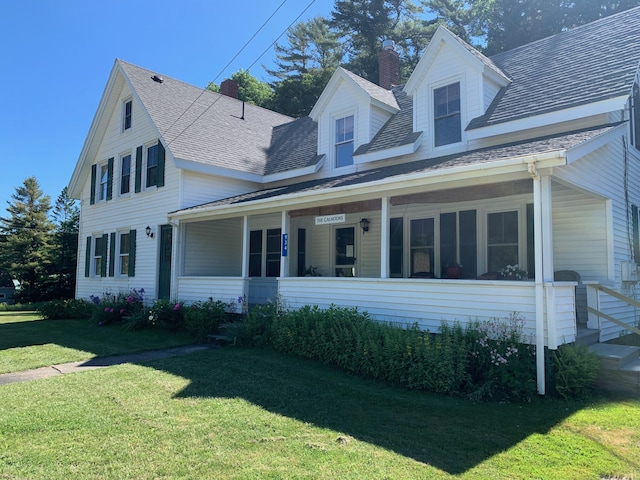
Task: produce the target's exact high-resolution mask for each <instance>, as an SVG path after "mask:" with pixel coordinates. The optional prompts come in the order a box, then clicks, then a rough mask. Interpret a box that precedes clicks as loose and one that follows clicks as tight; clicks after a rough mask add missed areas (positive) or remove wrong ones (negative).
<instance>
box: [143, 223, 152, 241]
mask: <svg viewBox="0 0 640 480" xmlns="http://www.w3.org/2000/svg"><path fill="white" fill-rule="evenodd" d="M144 231H145V232H146V234H147V237H149V238H153V232H152V231H151V227H150V226H149V225H147V228H145V229H144Z"/></svg>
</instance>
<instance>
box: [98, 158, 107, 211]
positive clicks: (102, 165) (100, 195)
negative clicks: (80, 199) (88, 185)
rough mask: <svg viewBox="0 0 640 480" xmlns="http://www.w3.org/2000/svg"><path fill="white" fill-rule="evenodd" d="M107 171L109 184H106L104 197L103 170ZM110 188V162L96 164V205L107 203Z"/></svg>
mask: <svg viewBox="0 0 640 480" xmlns="http://www.w3.org/2000/svg"><path fill="white" fill-rule="evenodd" d="M103 168H104V169H105V170H106V175H107V182H106V183H105V184H104V196H103V192H102V169H103ZM108 187H109V161H108V160H104V161H102V162H98V163H96V198H95V203H105V202H106V201H107V189H108Z"/></svg>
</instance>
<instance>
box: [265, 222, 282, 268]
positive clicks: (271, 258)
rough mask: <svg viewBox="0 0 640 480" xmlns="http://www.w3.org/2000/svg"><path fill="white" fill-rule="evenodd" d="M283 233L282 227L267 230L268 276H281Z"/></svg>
mask: <svg viewBox="0 0 640 480" xmlns="http://www.w3.org/2000/svg"><path fill="white" fill-rule="evenodd" d="M280 242H281V235H280V229H279V228H274V229H270V230H267V258H266V260H267V269H266V270H267V271H266V276H267V277H279V276H280V258H281V255H282V254H281V243H280Z"/></svg>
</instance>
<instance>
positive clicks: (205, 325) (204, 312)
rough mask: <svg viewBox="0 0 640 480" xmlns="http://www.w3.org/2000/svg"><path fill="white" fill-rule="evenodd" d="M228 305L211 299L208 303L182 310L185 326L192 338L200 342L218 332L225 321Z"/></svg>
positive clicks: (199, 303) (194, 304) (197, 304)
mask: <svg viewBox="0 0 640 480" xmlns="http://www.w3.org/2000/svg"><path fill="white" fill-rule="evenodd" d="M226 307H227V306H226V305H225V304H224V303H223V302H221V301H220V300H218V301H215V302H214V301H213V299H212V298H209V300H207V301H206V302H195V303H193V304H191V305H189V306H188V307H184V308H182V309H181V310H182V312H183V316H184V325H185V328H186V329H187V332H189V333H190V334H191V335H192V336H194V337H195V338H196V339H198V340H206V338H207V335H209V334H211V333H213V332H215V331H216V329H217V328H218V326H219V325H220V324H221V323H222V322H223V321H224V320H225V318H226V316H227V313H226Z"/></svg>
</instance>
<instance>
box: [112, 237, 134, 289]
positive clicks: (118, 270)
mask: <svg viewBox="0 0 640 480" xmlns="http://www.w3.org/2000/svg"><path fill="white" fill-rule="evenodd" d="M130 232H131V229H130V228H127V229H120V230H116V252H115V257H116V258H115V259H114V262H115V266H114V267H115V272H114V274H115V276H116V278H129V271H128V270H127V272H125V273H123V272H122V271H121V268H120V267H121V258H122V256H123V255H122V250H121V248H122V238H121V235H123V234H126V235H129V234H130ZM127 256H128V257H129V259H130V258H131V237H129V253H127Z"/></svg>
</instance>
